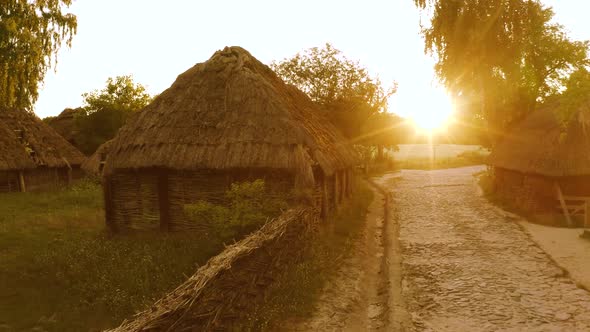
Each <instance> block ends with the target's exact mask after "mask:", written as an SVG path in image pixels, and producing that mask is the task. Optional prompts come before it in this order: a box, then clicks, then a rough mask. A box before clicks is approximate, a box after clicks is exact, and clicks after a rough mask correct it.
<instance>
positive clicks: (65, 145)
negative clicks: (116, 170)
mask: <svg viewBox="0 0 590 332" xmlns="http://www.w3.org/2000/svg"><path fill="white" fill-rule="evenodd" d="M0 123H3V124H4V125H5V126H6V127H7V128H8V129H9V130H10V131H12V132H13V133H15V135H16V136H19V135H20V136H21V137H22V140H21V138H19V140H21V141H22V142H21V143H22V145H23V148H24V146H26V147H27V148H28V149H30V150H32V151H33V152H34V153H33V154H32V155H31V157H32V158H33V160H34V161H35V162H36V163H37V164H38V165H42V166H47V167H51V168H60V167H72V166H79V165H81V164H82V162H83V161H84V159H85V157H84V155H83V154H82V153H81V152H80V151H78V150H77V149H76V148H75V147H73V146H72V145H71V144H70V143H69V142H68V141H66V140H65V139H64V138H63V137H61V136H60V135H59V134H58V133H56V132H55V130H53V129H52V128H51V127H49V125H47V124H46V123H44V122H43V121H41V120H40V119H39V118H38V117H37V116H35V115H34V114H33V113H29V112H25V111H19V110H16V109H6V108H2V109H0ZM17 133H18V134H17Z"/></svg>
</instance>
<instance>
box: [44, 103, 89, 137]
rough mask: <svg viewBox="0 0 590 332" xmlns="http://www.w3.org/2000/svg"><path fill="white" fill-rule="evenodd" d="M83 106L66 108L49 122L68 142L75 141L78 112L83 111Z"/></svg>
mask: <svg viewBox="0 0 590 332" xmlns="http://www.w3.org/2000/svg"><path fill="white" fill-rule="evenodd" d="M82 111H83V110H82V109H81V108H66V109H64V110H63V112H61V113H59V115H58V116H56V117H55V118H52V119H49V120H48V121H47V124H48V125H49V126H50V127H51V128H53V129H54V130H55V131H56V132H57V133H58V134H60V135H61V136H62V137H63V138H65V139H66V140H67V141H68V142H73V141H74V137H75V134H76V120H75V116H76V114H78V113H80V112H82Z"/></svg>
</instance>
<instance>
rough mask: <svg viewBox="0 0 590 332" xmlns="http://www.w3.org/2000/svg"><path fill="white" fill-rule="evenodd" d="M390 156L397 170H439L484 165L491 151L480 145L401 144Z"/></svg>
mask: <svg viewBox="0 0 590 332" xmlns="http://www.w3.org/2000/svg"><path fill="white" fill-rule="evenodd" d="M390 155H391V156H392V157H393V159H394V162H395V164H396V168H402V169H404V168H405V169H439V168H453V167H462V166H470V165H479V164H484V163H485V160H486V158H487V156H488V155H489V151H488V150H487V149H485V148H483V147H481V146H479V145H459V144H436V145H429V144H400V145H399V151H391V152H390Z"/></svg>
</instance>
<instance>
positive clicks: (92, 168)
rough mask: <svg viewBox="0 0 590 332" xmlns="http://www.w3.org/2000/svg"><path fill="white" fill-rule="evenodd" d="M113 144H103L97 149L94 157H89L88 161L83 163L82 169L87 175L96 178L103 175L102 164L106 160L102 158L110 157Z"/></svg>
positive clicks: (108, 142)
mask: <svg viewBox="0 0 590 332" xmlns="http://www.w3.org/2000/svg"><path fill="white" fill-rule="evenodd" d="M112 142H113V141H112V140H110V141H106V142H105V143H103V144H102V145H101V146H99V147H98V149H96V151H95V152H94V153H93V154H92V156H90V157H88V158H87V159H86V161H84V163H82V169H83V170H84V171H85V172H86V173H88V174H91V175H95V176H100V175H101V173H102V172H101V170H100V164H101V161H104V159H102V158H103V157H105V156H107V155H108V153H109V149H110V147H111V144H112Z"/></svg>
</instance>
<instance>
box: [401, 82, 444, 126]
mask: <svg viewBox="0 0 590 332" xmlns="http://www.w3.org/2000/svg"><path fill="white" fill-rule="evenodd" d="M452 115H453V103H452V101H451V99H450V97H449V96H448V95H447V93H446V92H445V91H444V89H442V88H439V89H433V90H432V92H431V93H430V94H429V95H428V96H424V98H423V99H421V100H419V101H417V105H416V109H415V110H414V111H413V113H412V114H411V115H410V119H411V120H412V122H413V124H414V126H415V127H416V130H418V131H425V132H428V133H431V132H434V131H438V130H441V129H444V127H445V126H446V125H448V123H449V121H450V120H451V118H452Z"/></svg>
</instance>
